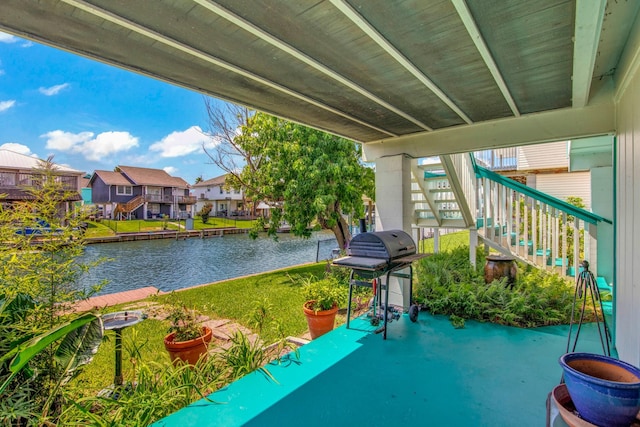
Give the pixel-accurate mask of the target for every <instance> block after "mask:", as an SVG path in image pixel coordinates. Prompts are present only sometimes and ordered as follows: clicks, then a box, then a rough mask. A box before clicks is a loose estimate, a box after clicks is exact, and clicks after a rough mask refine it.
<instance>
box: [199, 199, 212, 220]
mask: <svg viewBox="0 0 640 427" xmlns="http://www.w3.org/2000/svg"><path fill="white" fill-rule="evenodd" d="M211 209H213V205H212V204H211V203H205V204H204V206H202V209H201V210H200V212H198V215H200V218H201V219H202V223H203V224H206V223H208V222H209V215H210V214H211Z"/></svg>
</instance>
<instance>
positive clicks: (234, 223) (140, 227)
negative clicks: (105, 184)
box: [85, 217, 255, 238]
mask: <svg viewBox="0 0 640 427" xmlns="http://www.w3.org/2000/svg"><path fill="white" fill-rule="evenodd" d="M87 223H88V224H89V227H88V228H87V232H86V234H85V237H88V238H91V237H106V236H113V235H115V234H116V233H148V232H154V231H164V230H178V226H179V227H180V228H179V229H180V230H184V229H185V228H184V227H185V221H184V220H180V221H178V220H177V219H176V220H173V219H167V220H164V219H145V220H143V219H133V220H130V221H116V220H112V219H103V220H102V221H100V222H95V221H87ZM254 223H255V221H254V220H250V219H235V218H217V217H212V218H209V220H208V221H207V223H206V224H203V223H202V220H201V219H200V218H194V219H193V228H194V229H195V230H206V229H209V228H232V227H235V228H251V227H253V224H254Z"/></svg>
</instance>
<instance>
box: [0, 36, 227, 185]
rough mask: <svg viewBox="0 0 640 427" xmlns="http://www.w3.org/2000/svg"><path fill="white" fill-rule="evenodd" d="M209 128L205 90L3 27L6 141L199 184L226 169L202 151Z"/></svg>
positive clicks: (87, 163)
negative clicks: (172, 82)
mask: <svg viewBox="0 0 640 427" xmlns="http://www.w3.org/2000/svg"><path fill="white" fill-rule="evenodd" d="M220 102H221V101H220ZM207 129H208V125H207V117H206V110H205V106H204V98H203V96H202V95H201V94H199V93H196V92H193V91H189V90H186V89H183V88H180V87H177V86H173V85H170V84H168V83H164V82H160V81H158V80H154V79H152V78H150V77H146V76H142V75H138V74H134V73H132V72H129V71H125V70H122V69H119V68H116V67H113V66H110V65H105V64H102V63H100V62H97V61H93V60H90V59H86V58H83V57H80V56H78V55H74V54H71V53H67V52H64V51H62V50H58V49H53V48H50V47H48V46H44V45H40V44H37V43H33V42H30V41H27V40H24V39H20V38H17V37H14V36H10V35H8V34H4V33H0V148H7V149H10V150H13V151H17V152H21V153H24V154H29V155H34V156H37V157H39V158H43V159H44V158H47V157H48V156H50V155H53V156H54V162H55V163H58V164H63V165H66V166H69V167H72V168H74V169H78V170H82V171H86V172H88V173H91V172H93V171H94V170H96V169H103V170H113V168H114V167H115V166H117V165H125V166H139V167H148V168H158V169H164V170H166V171H167V172H168V173H169V174H171V175H173V176H179V177H182V178H184V179H185V180H186V181H187V182H189V183H191V184H193V183H194V180H195V179H196V177H198V176H202V177H203V178H204V179H208V178H212V177H215V176H218V175H221V174H222V172H221V171H220V170H219V169H217V168H216V167H215V166H213V165H212V164H210V163H209V160H208V157H207V156H206V155H205V154H204V152H203V151H202V144H203V143H205V144H211V143H212V140H211V139H210V138H208V137H206V136H205V135H204V134H203V132H206V131H207Z"/></svg>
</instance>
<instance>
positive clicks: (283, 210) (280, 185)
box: [208, 107, 375, 248]
mask: <svg viewBox="0 0 640 427" xmlns="http://www.w3.org/2000/svg"><path fill="white" fill-rule="evenodd" d="M239 108H241V107H239ZM212 113H218V114H219V113H220V112H219V111H217V112H216V111H212V110H211V109H209V116H210V123H211V124H212V128H213V129H216V126H215V124H216V122H215V120H213V119H215V117H212ZM235 117H236V118H238V119H241V121H242V122H244V123H239V129H235V130H233V132H227V133H226V134H225V133H224V130H223V129H220V128H219V127H218V129H217V132H216V134H217V135H223V136H222V137H221V141H222V142H221V143H220V144H219V145H218V147H216V149H217V150H218V151H217V152H216V153H208V154H209V157H210V158H211V159H212V160H213V161H214V163H215V164H217V165H218V166H220V167H222V168H223V169H225V170H226V171H227V172H228V173H229V174H230V175H229V177H228V178H227V181H226V185H228V186H230V187H232V188H242V189H243V190H244V191H245V196H246V197H247V199H249V200H252V201H253V202H254V203H256V204H257V203H258V202H261V201H262V202H265V203H267V204H268V205H269V206H270V207H271V209H270V211H271V215H270V216H269V217H268V218H266V219H264V220H263V223H262V226H266V227H267V229H268V232H269V233H270V234H271V235H273V234H274V233H275V232H276V230H277V229H278V228H279V227H280V226H281V224H282V221H286V223H287V224H288V225H289V226H290V227H291V232H292V233H293V234H294V235H297V236H304V237H309V236H310V235H311V229H310V228H309V227H310V226H314V225H318V226H319V227H321V228H322V229H328V230H332V231H333V233H334V234H335V236H336V239H337V240H338V243H339V245H340V247H341V248H344V247H345V244H346V243H347V242H348V241H349V240H350V238H351V234H350V231H349V227H348V224H347V221H346V220H345V217H344V215H348V214H352V215H353V217H354V218H360V217H362V216H363V211H364V203H363V200H362V196H363V195H366V196H369V197H371V198H373V195H374V182H375V180H374V171H373V169H371V168H369V167H367V166H365V165H364V164H362V162H361V161H360V156H361V148H360V146H359V145H358V144H356V143H355V142H353V141H349V140H346V139H344V138H340V137H337V136H335V135H331V134H328V133H325V132H322V131H319V130H316V129H311V128H308V127H306V126H302V125H299V124H296V123H292V122H289V121H286V120H283V119H280V118H276V117H273V116H270V115H268V114H265V113H260V112H258V113H255V114H253V115H250V114H246V113H242V112H241V111H239V112H237V113H236V116H235ZM219 125H220V121H218V126H219ZM227 130H229V129H227ZM225 135H226V137H225ZM221 153H223V154H226V158H227V161H226V162H225V161H224V157H225V156H222V155H221ZM232 154H233V155H232ZM234 156H235V158H236V160H237V159H238V158H239V157H240V158H242V160H243V161H244V166H243V167H242V168H238V167H237V164H230V162H229V161H228V160H229V159H230V158H232V157H234ZM216 160H217V161H216ZM220 163H225V164H224V165H223V164H220Z"/></svg>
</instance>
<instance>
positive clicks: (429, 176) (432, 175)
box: [423, 171, 447, 181]
mask: <svg viewBox="0 0 640 427" xmlns="http://www.w3.org/2000/svg"><path fill="white" fill-rule="evenodd" d="M446 177H447V174H446V173H444V172H429V171H424V176H423V178H424V180H425V181H426V180H428V179H434V178H446Z"/></svg>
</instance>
